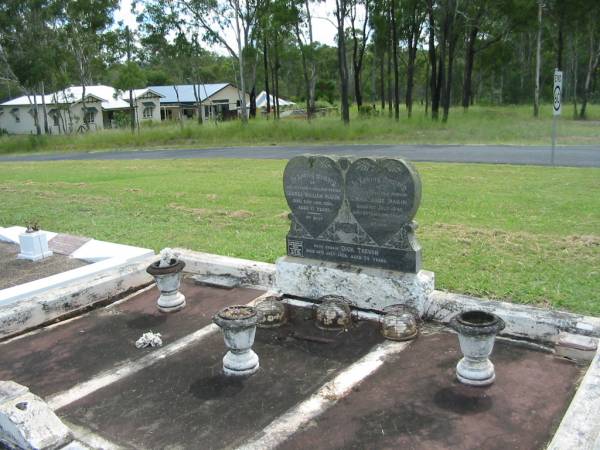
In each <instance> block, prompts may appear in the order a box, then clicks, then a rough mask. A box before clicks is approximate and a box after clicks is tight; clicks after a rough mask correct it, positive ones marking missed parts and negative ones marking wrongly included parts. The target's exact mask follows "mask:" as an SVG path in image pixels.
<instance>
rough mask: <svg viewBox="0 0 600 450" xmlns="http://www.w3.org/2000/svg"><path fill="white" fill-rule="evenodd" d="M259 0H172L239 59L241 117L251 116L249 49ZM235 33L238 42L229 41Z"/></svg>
mask: <svg viewBox="0 0 600 450" xmlns="http://www.w3.org/2000/svg"><path fill="white" fill-rule="evenodd" d="M257 1H258V0H172V3H173V4H175V5H176V11H177V12H178V13H179V14H180V17H185V18H186V20H188V21H189V20H191V21H192V22H191V23H192V24H193V25H194V26H197V27H199V28H201V29H202V31H203V33H204V39H205V40H206V41H207V42H210V43H211V44H216V45H219V46H221V47H222V48H224V49H225V50H226V51H227V52H228V53H229V54H230V56H231V57H232V58H233V59H234V60H235V61H236V62H237V63H238V76H237V78H238V81H239V87H240V90H241V94H240V99H239V101H240V107H241V118H242V121H243V122H244V123H246V122H247V120H248V113H247V107H246V99H245V98H244V97H243V96H244V94H245V92H246V73H245V53H247V48H248V47H249V46H250V45H252V42H251V41H252V39H253V36H255V33H254V28H255V26H256V19H257ZM230 33H232V34H233V35H234V36H235V43H232V42H229V41H228V40H227V38H226V36H227V35H229V34H230Z"/></svg>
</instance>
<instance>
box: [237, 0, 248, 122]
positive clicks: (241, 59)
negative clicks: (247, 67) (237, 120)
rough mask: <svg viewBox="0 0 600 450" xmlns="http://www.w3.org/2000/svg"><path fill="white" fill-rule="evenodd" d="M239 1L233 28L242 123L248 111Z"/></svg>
mask: <svg viewBox="0 0 600 450" xmlns="http://www.w3.org/2000/svg"><path fill="white" fill-rule="evenodd" d="M239 9H240V2H239V0H235V28H236V32H237V35H236V37H237V45H238V62H239V66H240V90H241V91H242V92H241V94H240V96H239V97H240V107H241V109H242V123H243V124H246V123H248V111H247V108H246V81H245V76H244V48H243V47H242V35H241V30H240V14H239V13H240V11H239Z"/></svg>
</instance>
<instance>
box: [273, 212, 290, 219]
mask: <svg viewBox="0 0 600 450" xmlns="http://www.w3.org/2000/svg"><path fill="white" fill-rule="evenodd" d="M275 217H277V218H278V219H283V220H290V212H289V211H284V212H282V213H280V214H277V215H276V216H275Z"/></svg>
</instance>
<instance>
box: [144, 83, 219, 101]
mask: <svg viewBox="0 0 600 450" xmlns="http://www.w3.org/2000/svg"><path fill="white" fill-rule="evenodd" d="M229 84H230V83H214V84H197V85H196V89H197V92H198V91H199V92H200V101H204V100H206V99H207V98H209V97H211V96H213V95H214V94H216V93H217V92H219V91H220V90H221V89H224V88H225V87H227V86H229ZM175 88H177V92H178V93H179V101H180V102H181V103H195V102H196V96H195V95H194V85H193V84H179V85H175V86H173V85H171V86H149V87H148V89H152V90H153V91H154V92H157V93H159V94H161V95H163V98H161V99H160V102H161V103H177V93H176V92H175Z"/></svg>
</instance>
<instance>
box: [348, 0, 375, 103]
mask: <svg viewBox="0 0 600 450" xmlns="http://www.w3.org/2000/svg"><path fill="white" fill-rule="evenodd" d="M349 3H350V5H349V8H348V12H349V17H350V35H351V37H352V69H353V70H352V72H353V75H354V99H355V101H356V106H357V107H358V109H359V111H360V108H361V106H362V103H363V96H362V76H361V75H362V69H363V61H364V56H365V50H366V49H367V42H368V40H369V35H370V34H371V28H369V27H368V26H367V25H368V23H369V14H370V12H371V6H370V0H350V2H349ZM361 11H363V12H364V17H363V19H362V20H361V19H360V17H359V15H360V12H361ZM359 22H362V23H359Z"/></svg>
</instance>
